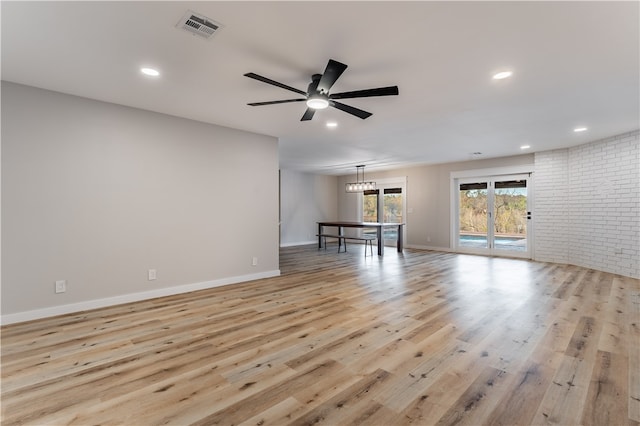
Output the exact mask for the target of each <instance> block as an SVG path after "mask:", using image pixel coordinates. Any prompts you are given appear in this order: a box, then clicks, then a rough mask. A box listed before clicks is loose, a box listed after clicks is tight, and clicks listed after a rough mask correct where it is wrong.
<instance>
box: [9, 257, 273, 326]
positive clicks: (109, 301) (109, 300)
mask: <svg viewBox="0 0 640 426" xmlns="http://www.w3.org/2000/svg"><path fill="white" fill-rule="evenodd" d="M279 275H280V270H279V269H276V270H273V271H265V272H259V273H256V274H249V275H240V276H235V277H228V278H222V279H219V280H213V281H204V282H200V283H193V284H185V285H180V286H174V287H165V288H159V289H156V290H150V291H143V292H140V293H130V294H123V295H119V296H113V297H106V298H103V299H94V300H87V301H85V302H78V303H71V304H68V305H60V306H52V307H49V308H42V309H35V310H32V311H24V312H17V313H15V314H6V315H2V316H0V324H1V325H6V324H14V323H18V322H25V321H31V320H36V319H40V318H47V317H53V316H57V315H64V314H71V313H74V312H81V311H87V310H90V309H97V308H105V307H107V306H114V305H121V304H123V303H130V302H139V301H141V300H148V299H154V298H156V297H164V296H173V295H175V294H181V293H189V292H191V291H197V290H205V289H208V288H214V287H221V286H224V285H230V284H238V283H242V282H247V281H253V280H259V279H262V278H271V277H277V276H279Z"/></svg>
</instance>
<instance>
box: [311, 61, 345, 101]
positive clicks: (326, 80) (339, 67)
mask: <svg viewBox="0 0 640 426" xmlns="http://www.w3.org/2000/svg"><path fill="white" fill-rule="evenodd" d="M346 69H347V66H346V65H345V64H343V63H341V62H338V61H334V60H333V59H329V62H328V63H327V68H325V70H324V74H322V78H321V79H320V82H319V83H318V89H317V90H318V92H323V93H324V94H327V93H329V90H330V89H331V86H333V85H334V83H335V82H336V80H337V79H338V78H339V77H340V76H341V75H342V73H343V72H344V70H346Z"/></svg>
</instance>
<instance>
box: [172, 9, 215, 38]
mask: <svg viewBox="0 0 640 426" xmlns="http://www.w3.org/2000/svg"><path fill="white" fill-rule="evenodd" d="M221 26H222V25H221V24H220V23H218V22H216V21H213V20H211V19H209V18H207V17H206V16H203V15H199V14H197V13H195V12H192V11H190V10H188V11H187V13H185V15H184V16H183V17H182V19H180V21H179V22H178V24H177V25H176V28H182V29H183V30H186V31H189V32H190V33H192V34H196V35H199V36H200V37H203V38H207V39H208V38H211V36H213V35H214V34H215V33H216V31H218V29H219V28H220V27H221Z"/></svg>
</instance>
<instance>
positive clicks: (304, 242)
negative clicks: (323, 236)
mask: <svg viewBox="0 0 640 426" xmlns="http://www.w3.org/2000/svg"><path fill="white" fill-rule="evenodd" d="M309 244H318V240H311V241H299V242H297V243H281V244H280V247H295V246H307V245H309Z"/></svg>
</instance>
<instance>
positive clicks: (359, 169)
mask: <svg viewBox="0 0 640 426" xmlns="http://www.w3.org/2000/svg"><path fill="white" fill-rule="evenodd" d="M361 174H362V180H360V175H361ZM374 189H376V183H375V182H371V181H369V182H365V181H364V165H361V166H356V181H355V182H351V183H347V184H345V186H344V190H345V192H364V191H371V190H374Z"/></svg>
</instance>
